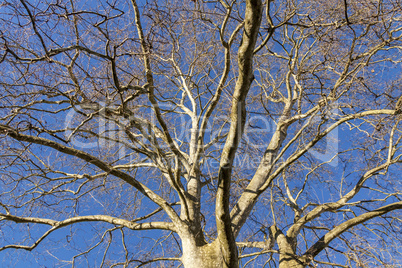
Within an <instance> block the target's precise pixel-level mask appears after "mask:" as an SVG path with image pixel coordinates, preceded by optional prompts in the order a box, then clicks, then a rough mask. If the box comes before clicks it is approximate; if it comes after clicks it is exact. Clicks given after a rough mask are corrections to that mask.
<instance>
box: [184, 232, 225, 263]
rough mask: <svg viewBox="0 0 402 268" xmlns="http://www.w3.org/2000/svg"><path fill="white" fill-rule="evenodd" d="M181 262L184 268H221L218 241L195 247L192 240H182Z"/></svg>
mask: <svg viewBox="0 0 402 268" xmlns="http://www.w3.org/2000/svg"><path fill="white" fill-rule="evenodd" d="M182 243H183V256H182V262H183V265H184V267H185V268H221V267H223V256H222V253H221V252H222V251H221V247H220V245H219V243H218V241H214V242H213V243H211V244H206V245H204V246H197V245H196V243H195V240H193V239H183V240H182Z"/></svg>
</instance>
